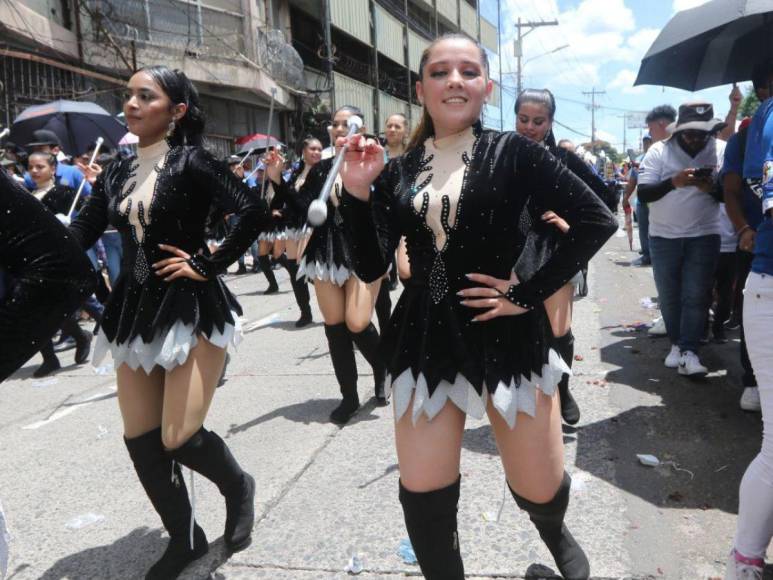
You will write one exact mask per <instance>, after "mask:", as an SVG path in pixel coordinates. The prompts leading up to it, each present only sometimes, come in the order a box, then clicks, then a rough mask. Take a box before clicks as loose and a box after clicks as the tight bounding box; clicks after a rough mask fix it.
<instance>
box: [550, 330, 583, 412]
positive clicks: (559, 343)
mask: <svg viewBox="0 0 773 580" xmlns="http://www.w3.org/2000/svg"><path fill="white" fill-rule="evenodd" d="M553 346H554V348H555V349H556V351H558V354H559V355H560V356H561V358H562V359H564V362H565V363H566V364H567V365H569V368H572V362H573V361H574V334H572V330H571V329H570V330H569V332H567V333H566V334H565V335H564V336H556V337H554V338H553ZM558 393H559V395H560V396H561V417H563V419H564V421H566V422H567V423H568V424H569V425H576V424H577V422H578V421H579V420H580V407H579V406H578V405H577V401H575V400H574V397H573V396H572V392H571V391H570V390H569V375H568V374H566V373H564V375H563V376H562V377H561V381H559V383H558Z"/></svg>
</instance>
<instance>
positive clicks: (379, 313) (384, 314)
mask: <svg viewBox="0 0 773 580" xmlns="http://www.w3.org/2000/svg"><path fill="white" fill-rule="evenodd" d="M390 316H392V297H391V296H390V295H389V284H387V280H382V281H381V289H380V290H379V291H378V297H377V298H376V318H377V319H378V329H379V332H381V333H382V334H383V333H384V329H386V327H387V324H389V317H390Z"/></svg>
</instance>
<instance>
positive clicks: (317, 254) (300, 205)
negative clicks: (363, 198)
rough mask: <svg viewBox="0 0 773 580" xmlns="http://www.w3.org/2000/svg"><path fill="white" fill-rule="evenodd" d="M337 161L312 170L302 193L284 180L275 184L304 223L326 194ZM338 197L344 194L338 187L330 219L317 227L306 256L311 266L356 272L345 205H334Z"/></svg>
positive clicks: (329, 210)
mask: <svg viewBox="0 0 773 580" xmlns="http://www.w3.org/2000/svg"><path fill="white" fill-rule="evenodd" d="M333 160H334V158H332V157H331V158H328V159H323V160H322V161H320V162H319V163H317V164H316V165H315V166H314V167H312V168H311V170H310V171H309V174H308V175H307V176H306V181H305V182H304V184H303V185H302V186H301V189H300V190H299V191H295V188H293V187H292V186H291V185H290V184H289V183H285V182H284V181H283V182H282V183H281V184H279V185H278V186H277V184H274V187H275V188H277V192H278V195H279V196H280V198H281V199H282V200H283V201H284V202H285V203H286V204H287V205H288V206H289V207H290V208H291V209H292V210H293V212H294V213H295V214H296V215H301V216H304V222H305V216H306V215H307V213H308V211H309V206H310V205H311V202H312V201H314V200H315V199H316V198H317V197H318V196H319V193H320V191H322V186H323V185H324V183H325V179H327V174H328V173H329V172H330V169H331V168H332V166H333ZM335 195H339V196H340V195H341V192H340V191H338V193H336V186H335V185H334V186H333V191H332V192H331V194H330V197H329V198H328V200H327V219H326V220H325V223H323V224H322V225H319V226H314V231H313V233H312V234H311V237H310V238H309V243H308V244H307V245H306V250H305V251H304V253H303V256H304V257H305V258H306V262H307V263H308V262H318V263H320V264H325V265H328V266H334V267H340V266H343V267H345V268H347V269H349V270H353V269H354V267H353V263H352V254H351V250H350V249H349V245H348V242H347V240H346V236H345V235H344V229H343V221H344V220H343V214H342V213H341V205H340V204H339V206H336V205H335V204H334V203H333V196H335Z"/></svg>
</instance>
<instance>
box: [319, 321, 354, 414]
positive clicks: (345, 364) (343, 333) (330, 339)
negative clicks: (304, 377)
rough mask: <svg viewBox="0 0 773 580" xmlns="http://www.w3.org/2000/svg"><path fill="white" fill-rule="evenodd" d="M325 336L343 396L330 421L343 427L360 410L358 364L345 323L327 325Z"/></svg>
mask: <svg viewBox="0 0 773 580" xmlns="http://www.w3.org/2000/svg"><path fill="white" fill-rule="evenodd" d="M325 336H327V344H328V347H329V348H330V358H331V360H332V361H333V370H334V371H335V375H336V379H338V386H339V387H340V388H341V395H342V396H343V400H342V401H341V404H340V405H338V407H336V408H335V409H333V412H332V413H330V420H331V421H332V422H333V423H339V424H341V425H343V424H344V423H346V422H348V421H349V419H351V417H352V415H354V414H355V413H356V412H357V409H359V408H360V398H359V396H358V395H357V362H356V361H355V360H354V345H353V344H352V336H351V334H350V333H349V329H348V328H346V324H344V323H343V322H342V323H340V324H326V325H325Z"/></svg>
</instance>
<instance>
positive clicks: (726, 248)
mask: <svg viewBox="0 0 773 580" xmlns="http://www.w3.org/2000/svg"><path fill="white" fill-rule="evenodd" d="M719 230H720V232H719V235H720V239H721V243H720V246H719V251H720V252H722V253H723V254H725V253H733V252H735V251H736V249H737V248H738V234H736V233H735V226H733V222H731V221H730V218H729V217H728V216H727V210H726V209H725V204H724V203H720V204H719Z"/></svg>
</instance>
